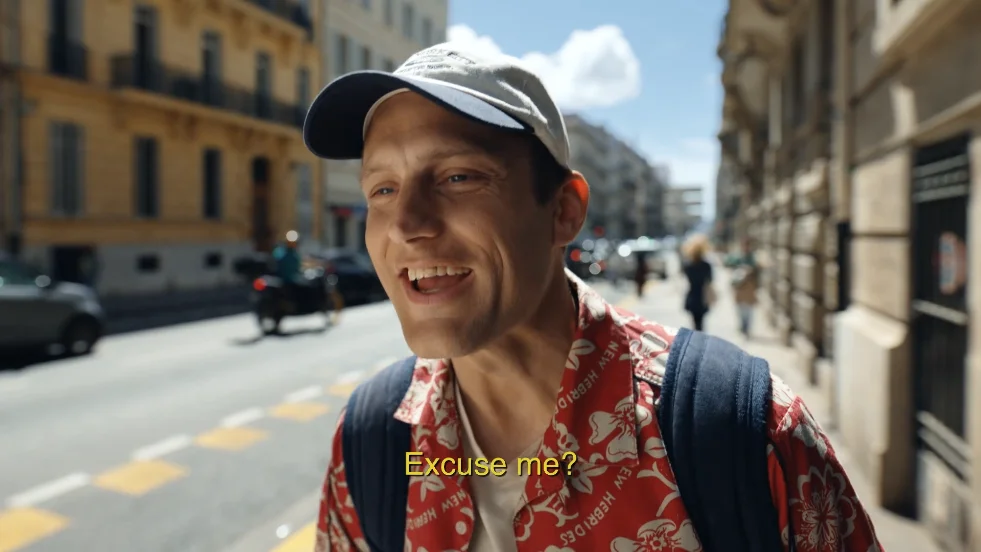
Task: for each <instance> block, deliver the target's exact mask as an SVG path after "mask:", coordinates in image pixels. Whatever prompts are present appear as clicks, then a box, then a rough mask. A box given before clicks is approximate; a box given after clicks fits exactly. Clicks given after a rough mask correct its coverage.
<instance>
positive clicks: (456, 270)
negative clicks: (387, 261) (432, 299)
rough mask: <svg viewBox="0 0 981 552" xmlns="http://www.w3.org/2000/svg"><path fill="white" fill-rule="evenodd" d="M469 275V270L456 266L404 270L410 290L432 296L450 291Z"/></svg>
mask: <svg viewBox="0 0 981 552" xmlns="http://www.w3.org/2000/svg"><path fill="white" fill-rule="evenodd" d="M470 274H471V270H470V269H469V268H463V267H456V266H433V267H429V268H409V269H406V270H405V276H406V278H407V279H408V280H409V284H410V285H411V286H412V289H414V290H415V291H417V292H419V293H422V294H424V295H434V294H437V293H440V292H442V291H445V290H447V289H450V288H452V287H454V286H456V285H458V284H459V283H461V282H463V281H464V280H465V279H466V278H467V276H470Z"/></svg>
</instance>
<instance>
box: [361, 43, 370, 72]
mask: <svg viewBox="0 0 981 552" xmlns="http://www.w3.org/2000/svg"><path fill="white" fill-rule="evenodd" d="M361 68H362V69H371V48H368V47H367V46H362V47H361Z"/></svg>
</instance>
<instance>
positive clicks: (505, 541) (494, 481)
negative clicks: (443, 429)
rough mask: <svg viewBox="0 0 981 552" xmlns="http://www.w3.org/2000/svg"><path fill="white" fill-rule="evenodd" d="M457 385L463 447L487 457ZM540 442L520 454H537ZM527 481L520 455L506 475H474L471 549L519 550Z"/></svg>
mask: <svg viewBox="0 0 981 552" xmlns="http://www.w3.org/2000/svg"><path fill="white" fill-rule="evenodd" d="M454 386H455V388H456V408H457V411H458V412H459V413H460V425H461V426H463V450H464V452H465V453H466V454H467V456H468V457H470V458H484V453H483V452H482V451H481V450H480V446H479V445H477V440H476V439H475V438H474V436H473V429H472V428H471V427H470V420H469V418H467V412H466V410H465V409H464V407H463V400H462V398H461V395H460V387H459V386H458V385H454ZM540 445H541V441H538V442H536V443H533V444H532V445H531V446H529V447H528V449H527V450H525V451H524V452H523V453H521V454H520V455H519V456H532V457H533V456H536V455H537V454H538V448H539V446H540ZM527 481H528V474H527V473H525V474H522V475H518V459H517V458H514V459H512V460H511V461H509V462H508V470H507V473H506V474H505V475H504V476H503V477H496V476H494V475H493V474H491V475H488V476H486V477H479V476H475V475H472V476H470V492H471V493H472V497H473V501H474V507H475V510H476V519H475V520H474V528H473V536H472V537H471V539H470V548H469V550H470V552H518V545H517V543H516V542H515V539H514V516H515V514H517V513H518V508H519V507H520V506H521V497H522V496H523V494H524V490H525V483H526V482H527Z"/></svg>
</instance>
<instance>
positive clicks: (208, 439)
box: [194, 427, 266, 451]
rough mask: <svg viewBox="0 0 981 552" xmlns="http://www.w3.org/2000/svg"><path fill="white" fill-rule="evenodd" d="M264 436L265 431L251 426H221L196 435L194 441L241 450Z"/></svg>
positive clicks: (211, 446)
mask: <svg viewBox="0 0 981 552" xmlns="http://www.w3.org/2000/svg"><path fill="white" fill-rule="evenodd" d="M265 438H266V432H264V431H259V430H258V429H253V428H251V427H222V428H218V429H215V430H213V431H209V432H207V433H203V434H201V435H198V438H197V439H195V440H194V442H195V443H197V444H198V445H200V446H202V447H207V448H213V449H222V450H234V451H238V450H242V449H244V448H248V447H250V446H252V445H254V444H256V443H258V442H259V441H262V440H263V439H265Z"/></svg>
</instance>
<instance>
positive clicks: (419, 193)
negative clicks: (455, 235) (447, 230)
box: [389, 184, 443, 243]
mask: <svg viewBox="0 0 981 552" xmlns="http://www.w3.org/2000/svg"><path fill="white" fill-rule="evenodd" d="M440 213H441V209H440V206H439V202H438V201H437V200H436V198H434V197H433V196H432V194H430V193H429V187H428V186H424V185H419V184H415V185H408V186H403V187H402V189H401V190H399V196H398V199H397V200H396V204H395V217H394V219H393V222H392V225H391V226H390V227H389V237H390V238H391V239H392V240H393V241H396V242H402V243H408V242H412V241H415V240H420V239H426V238H434V237H436V236H437V235H439V233H440V231H441V230H442V227H443V223H442V217H441V214H440Z"/></svg>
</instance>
